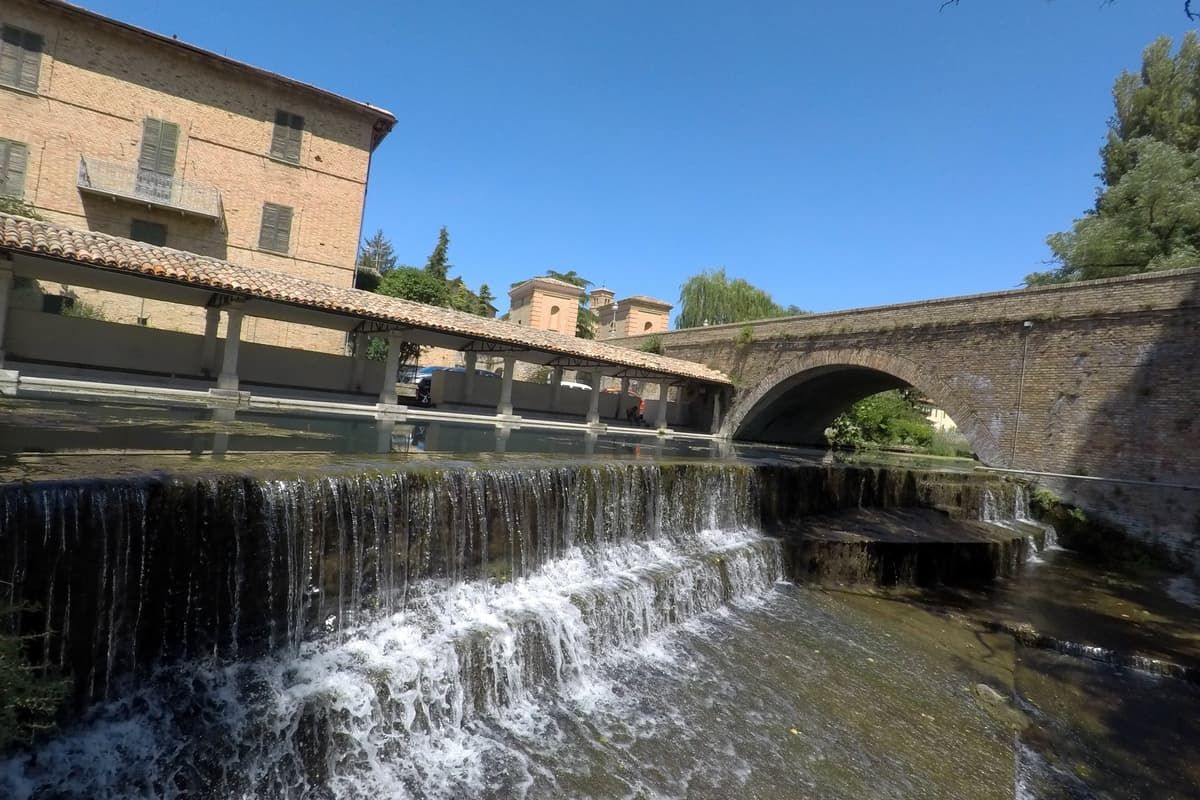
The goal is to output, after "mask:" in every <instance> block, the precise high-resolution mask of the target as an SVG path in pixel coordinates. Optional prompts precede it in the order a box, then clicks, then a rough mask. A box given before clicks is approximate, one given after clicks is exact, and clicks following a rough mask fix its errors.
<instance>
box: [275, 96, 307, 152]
mask: <svg viewBox="0 0 1200 800" xmlns="http://www.w3.org/2000/svg"><path fill="white" fill-rule="evenodd" d="M303 138H304V117H302V116H300V115H299V114H290V113H288V112H287V111H283V110H282V109H281V110H278V111H276V112H275V128H274V131H273V132H272V134H271V157H272V158H278V159H282V160H283V161H290V162H292V163H293V164H298V163H300V144H301V141H302V140H303Z"/></svg>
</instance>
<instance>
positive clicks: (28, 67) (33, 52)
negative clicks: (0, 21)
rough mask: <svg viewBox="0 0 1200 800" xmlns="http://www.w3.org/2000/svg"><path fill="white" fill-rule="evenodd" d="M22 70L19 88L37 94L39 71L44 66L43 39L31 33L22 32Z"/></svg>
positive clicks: (18, 79) (19, 75) (18, 81)
mask: <svg viewBox="0 0 1200 800" xmlns="http://www.w3.org/2000/svg"><path fill="white" fill-rule="evenodd" d="M20 60H21V68H20V73H19V74H18V75H17V88H18V89H24V90H25V91H27V92H37V90H38V71H39V70H40V69H41V66H42V37H41V36H39V35H38V34H36V33H31V32H30V31H22V32H21V59H20Z"/></svg>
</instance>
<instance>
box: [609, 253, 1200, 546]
mask: <svg viewBox="0 0 1200 800" xmlns="http://www.w3.org/2000/svg"><path fill="white" fill-rule="evenodd" d="M645 338H646V337H638V338H630V339H624V340H614V343H620V344H623V345H626V346H630V347H638V346H640V345H641V343H642V342H644V341H645ZM659 338H660V339H661V341H662V344H663V346H664V353H665V354H667V355H670V356H673V357H676V358H683V359H687V360H691V361H697V362H701V363H703V364H706V365H708V366H710V367H712V368H714V369H718V370H721V371H722V372H724V373H726V374H728V375H729V376H730V377H731V378H732V379H733V380H734V383H735V386H736V389H735V392H734V396H733V398H732V401H733V402H732V403H731V404H726V406H727V407H728V408H729V413H728V414H727V416H726V420H725V424H724V426H723V431H724V432H725V433H726V434H728V435H731V436H734V437H735V438H743V439H751V440H757V441H770V442H778V443H794V444H820V443H821V434H822V432H823V431H824V429H825V427H826V426H827V425H828V424H829V422H830V421H832V419H833V417H834V416H836V415H837V414H838V413H840V412H841V411H842V410H844V409H845V408H846V407H848V406H849V405H850V404H851V403H853V402H854V401H856V400H858V399H861V398H862V397H865V396H867V395H870V394H873V393H874V392H876V391H882V390H883V389H887V388H891V387H894V386H902V385H905V384H910V385H913V386H915V387H916V388H917V389H918V390H919V391H921V392H922V393H923V394H925V395H926V396H928V397H929V398H931V399H932V400H933V401H934V402H935V403H936V404H938V405H940V406H941V407H942V408H943V409H944V410H946V411H947V412H948V413H949V414H950V416H951V418H953V419H954V420H955V422H956V423H958V425H959V427H960V428H961V429H962V430H963V432H964V434H965V435H966V436H967V438H968V440H969V441H970V442H971V444H972V446H973V447H974V449H975V451H976V453H977V454H978V456H979V457H980V459H981V460H982V461H983V462H984V463H985V464H988V465H990V466H998V467H1011V468H1014V469H1019V470H1030V471H1037V472H1051V473H1064V474H1071V475H1083V476H1089V477H1096V476H1103V477H1108V478H1118V479H1122V480H1132V481H1141V482H1145V483H1148V484H1153V483H1162V484H1168V483H1169V484H1175V485H1182V486H1200V419H1197V417H1198V416H1200V413H1198V412H1200V269H1186V270H1173V271H1164V272H1152V273H1146V274H1143V275H1137V276H1129V277H1122V278H1112V279H1108V280H1101V281H1089V282H1083V283H1074V284H1061V285H1055V286H1047V287H1038V288H1032V289H1019V290H1012V291H1006V292H992V293H988V294H979V295H971V296H965V297H952V298H945V299H939V300H928V301H923V302H916V303H904V304H900V305H894V306H882V307H875V308H863V309H852V310H847V311H837V312H831V313H822V314H812V315H807V316H801V317H787V318H780V319H772V320H761V321H757V322H753V323H747V324H732V325H719V326H710V327H705V328H695V329H690V330H684V331H672V332H669V333H665V334H660V335H659ZM1073 486H1074V488H1073V489H1070V492H1071V493H1073V494H1074V495H1076V498H1077V499H1082V500H1083V501H1084V504H1085V507H1086V506H1087V505H1090V506H1091V508H1092V510H1093V511H1099V512H1101V514H1102V515H1107V516H1109V517H1111V518H1113V519H1115V520H1118V521H1120V522H1121V523H1123V524H1125V525H1126V526H1127V527H1138V526H1139V525H1140V527H1141V529H1142V530H1143V531H1144V532H1146V533H1147V535H1148V536H1155V537H1162V538H1163V539H1164V541H1165V543H1167V544H1168V545H1169V546H1170V547H1172V549H1180V548H1182V549H1183V550H1184V551H1187V552H1189V553H1190V554H1191V556H1190V558H1191V560H1193V562H1194V563H1195V564H1196V565H1197V568H1198V569H1200V490H1198V491H1192V490H1186V489H1185V490H1182V492H1175V493H1174V494H1171V496H1170V498H1169V499H1167V500H1164V499H1163V497H1162V496H1159V495H1158V494H1155V493H1153V492H1150V493H1147V494H1146V497H1147V499H1146V500H1145V501H1144V503H1143V502H1142V501H1138V500H1135V499H1134V498H1133V494H1134V493H1133V492H1132V491H1130V490H1128V489H1120V488H1118V487H1119V486H1120V485H1119V484H1109V483H1103V484H1101V485H1097V483H1096V482H1095V481H1089V482H1087V483H1086V485H1085V484H1084V483H1083V482H1079V481H1076V482H1075V484H1073ZM1131 505H1132V506H1134V507H1132V508H1131ZM1138 506H1141V507H1138ZM1134 520H1140V522H1139V523H1138V525H1133V524H1131V523H1132V522H1133V521H1134Z"/></svg>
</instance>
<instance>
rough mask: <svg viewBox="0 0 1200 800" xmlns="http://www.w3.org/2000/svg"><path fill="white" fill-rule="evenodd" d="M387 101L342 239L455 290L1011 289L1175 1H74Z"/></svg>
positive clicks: (1041, 255)
mask: <svg viewBox="0 0 1200 800" xmlns="http://www.w3.org/2000/svg"><path fill="white" fill-rule="evenodd" d="M82 2H83V4H84V5H87V6H88V7H90V8H93V9H95V10H97V11H100V12H101V13H105V14H108V15H111V16H115V17H118V18H121V19H123V20H126V21H129V22H132V23H134V24H137V25H141V26H144V27H147V28H151V29H153V30H155V31H158V32H161V33H166V34H177V35H178V36H179V38H180V39H184V40H186V41H189V42H192V43H195V44H198V45H200V46H202V47H206V48H209V49H212V50H215V51H217V52H223V53H226V54H227V55H229V56H231V57H234V58H238V59H240V60H243V61H247V62H250V63H252V64H255V65H258V66H261V67H265V68H267V69H271V70H274V71H277V72H281V73H285V74H287V75H291V76H294V77H296V78H299V79H301V80H304V81H307V82H310V83H313V84H316V85H319V86H322V87H325V88H328V89H330V90H332V91H335V92H338V93H341V94H345V95H348V96H350V97H353V98H355V99H358V100H365V101H367V102H371V103H374V104H376V105H380V106H383V107H385V108H387V109H389V110H391V111H392V112H393V113H395V114H396V116H397V117H398V118H399V123H398V124H397V126H396V129H395V131H394V132H393V133H392V134H391V135H390V136H389V137H388V138H387V139H386V140H385V141H384V143H383V144H382V145H381V146H380V148H379V150H378V151H377V152H376V155H375V161H374V163H373V166H372V173H371V185H370V190H369V196H368V200H367V214H366V222H365V226H364V233H365V234H367V233H370V232H371V231H374V230H375V229H376V228H382V229H383V230H384V231H385V232H386V233H387V235H388V236H389V237H390V238H391V239H392V241H393V242H394V243H395V246H396V249H397V252H398V253H399V255H400V257H401V260H402V261H404V262H408V263H413V264H416V265H420V264H423V263H424V260H425V257H426V256H427V255H428V253H429V251H430V250H431V249H432V248H433V245H434V243H435V240H436V235H437V230H438V228H439V226H441V225H446V226H447V227H448V228H449V230H450V234H451V248H450V257H451V261H452V262H453V264H454V265H455V268H456V272H457V273H458V274H461V275H462V276H463V278H464V279H465V280H466V281H467V283H468V284H470V285H471V286H472V287H477V286H478V285H479V284H480V283H482V282H487V283H488V284H490V285H491V287H492V288H493V291H494V292H495V293H496V294H497V295H499V296H501V297H502V298H503V302H501V303H498V305H500V306H501V308H502V309H503V308H505V307H507V297H506V296H505V292H506V290H507V288H508V286H509V284H510V283H511V282H513V281H516V280H520V279H522V278H525V277H528V276H530V275H534V274H538V273H540V272H542V271H544V270H546V269H559V270H563V271H566V270H570V269H574V270H576V271H578V272H579V273H580V274H582V275H584V276H586V277H588V278H590V279H591V280H593V281H595V282H597V283H602V284H605V285H608V286H609V287H611V288H612V289H613V290H614V291H616V292H617V295H618V296H619V297H620V296H624V295H626V294H633V293H639V294H649V295H654V296H658V297H661V298H663V299H666V300H669V301H672V302H674V301H676V299H677V298H678V290H679V285H680V283H682V282H683V281H684V280H685V279H686V278H687V277H688V276H690V275H692V274H694V273H696V272H698V271H700V270H702V269H705V268H709V267H715V266H724V267H726V269H727V271H728V272H729V273H730V274H731V275H734V276H740V277H744V278H746V279H747V280H749V281H751V282H752V283H754V284H756V285H758V286H761V287H762V288H764V289H766V290H767V291H769V292H770V293H771V294H772V295H773V296H774V297H775V299H776V300H777V301H778V302H780V303H782V304H785V305H786V304H788V303H795V304H797V305H799V306H801V307H804V308H808V309H812V310H831V309H837V308H848V307H854V306H862V305H874V304H880V303H891V302H897V301H903V300H916V299H922V298H927V297H937V296H944V295H950V294H962V293H969V292H977V291H987V290H993V289H1004V288H1009V287H1013V286H1016V285H1018V284H1019V283H1020V282H1021V279H1022V278H1023V277H1024V276H1025V275H1026V274H1027V273H1028V272H1031V271H1033V270H1036V269H1040V268H1042V262H1043V261H1044V260H1045V259H1046V258H1047V255H1048V254H1047V250H1046V247H1045V243H1044V240H1045V236H1046V235H1047V234H1048V233H1050V232H1052V231H1055V230H1061V229H1065V228H1066V227H1068V226H1069V225H1070V223H1071V220H1072V219H1074V218H1075V217H1077V216H1079V215H1080V213H1082V211H1083V210H1084V209H1085V208H1087V207H1088V206H1089V205H1090V204H1091V202H1092V199H1093V197H1094V192H1095V187H1096V184H1097V180H1096V178H1095V173H1096V172H1097V171H1098V168H1099V156H1098V154H1097V151H1098V149H1099V147H1100V145H1101V143H1102V141H1103V136H1104V132H1105V122H1106V120H1107V119H1108V117H1109V116H1110V114H1111V110H1112V108H1111V94H1110V92H1111V87H1112V82H1113V80H1114V79H1115V77H1116V75H1117V73H1118V72H1119V71H1120V70H1122V69H1136V68H1137V67H1138V65H1139V64H1140V55H1141V51H1142V48H1143V47H1144V46H1145V45H1147V44H1148V43H1149V42H1150V41H1151V40H1152V39H1154V38H1155V37H1156V36H1158V35H1162V34H1166V35H1170V36H1172V37H1173V38H1175V39H1176V40H1178V39H1179V38H1180V37H1181V36H1182V34H1183V32H1184V31H1185V30H1187V29H1188V27H1189V25H1188V21H1187V19H1186V18H1185V17H1184V15H1183V11H1182V5H1183V4H1182V0H1117V2H1116V3H1115V4H1114V5H1104V4H1103V2H1102V0H1054V1H1053V2H1047V0H962V6H961V7H959V8H951V9H947V10H946V11H944V12H942V13H940V14H939V13H938V5H939V0H890V1H888V2H884V0H861V1H860V2H851V0H832V1H831V0H824V1H823V2H812V1H810V0H792V2H786V1H785V0H776V1H774V2H757V3H734V2H730V1H729V0H725V1H724V2H713V1H712V0H687V1H686V2H685V1H684V0H650V2H647V1H646V0H603V1H601V0H511V2H496V1H495V0H471V1H470V2H468V1H467V0H426V1H425V2H419V3H417V2H406V1H405V0H348V1H347V2H343V3H332V4H331V3H329V2H327V0H321V2H317V0H293V1H292V2H288V3H282V2H245V0H242V2H236V3H235V2H229V1H228V0H210V1H209V2H207V3H183V2H162V0H82Z"/></svg>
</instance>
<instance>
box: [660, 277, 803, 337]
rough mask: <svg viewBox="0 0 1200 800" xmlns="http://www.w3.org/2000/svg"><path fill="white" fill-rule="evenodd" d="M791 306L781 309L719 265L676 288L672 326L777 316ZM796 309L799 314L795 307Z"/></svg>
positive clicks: (761, 291) (724, 322) (726, 322)
mask: <svg viewBox="0 0 1200 800" xmlns="http://www.w3.org/2000/svg"><path fill="white" fill-rule="evenodd" d="M795 308H796V307H795V306H790V307H789V308H788V309H785V308H782V307H781V306H779V305H778V304H777V303H776V302H775V301H774V300H772V299H771V295H769V294H767V293H766V292H764V291H763V290H762V289H759V288H758V287H757V286H753V285H751V284H749V283H747V282H746V281H745V280H743V279H742V278H734V279H733V280H729V279H728V278H727V277H726V276H725V268H724V267H721V268H720V269H715V270H706V271H705V272H701V273H700V274H699V275H693V276H692V277H690V278H688V279H687V280H686V281H685V282H684V284H683V285H682V286H680V287H679V314H678V315H677V316H676V317H675V327H677V328H698V327H701V326H703V325H725V324H728V323H730V322H748V321H750V320H755V319H767V318H769V317H780V316H783V315H785V314H787V313H791V312H790V310H789V309H795ZM796 311H797V312H798V313H802V312H799V309H796Z"/></svg>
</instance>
